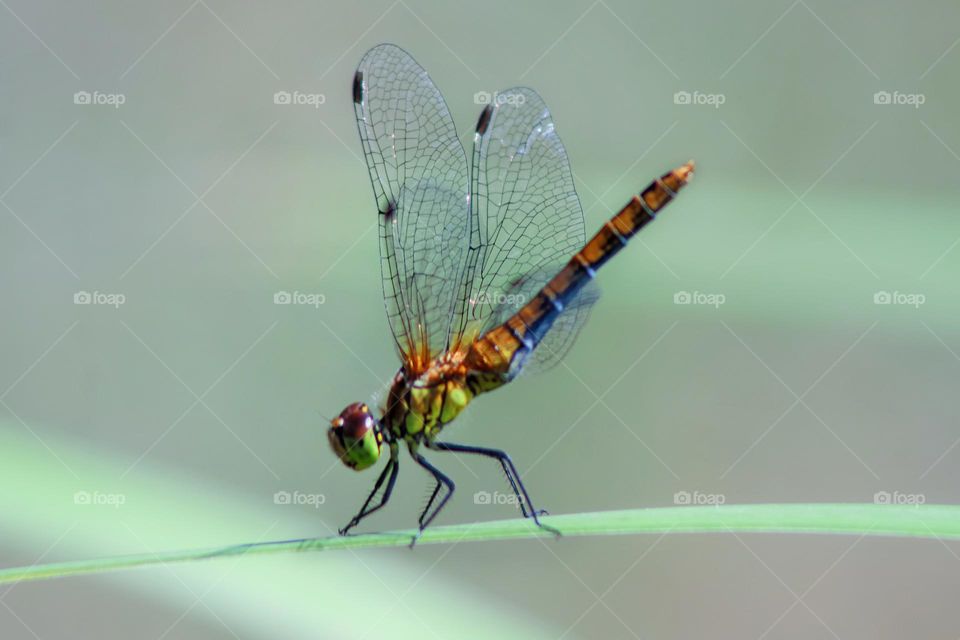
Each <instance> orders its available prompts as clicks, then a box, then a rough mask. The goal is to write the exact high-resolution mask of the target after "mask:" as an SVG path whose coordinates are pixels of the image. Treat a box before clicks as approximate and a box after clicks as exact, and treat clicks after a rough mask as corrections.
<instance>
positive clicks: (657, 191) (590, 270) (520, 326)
mask: <svg viewBox="0 0 960 640" xmlns="http://www.w3.org/2000/svg"><path fill="white" fill-rule="evenodd" d="M692 174H693V162H688V163H687V164H685V165H683V166H681V167H679V168H678V169H674V170H673V171H671V172H669V173H667V174H665V175H663V176H661V177H660V178H659V179H657V180H655V181H654V182H653V184H651V185H650V186H649V187H647V188H646V189H645V190H644V191H643V193H641V194H640V195H639V196H634V197H633V199H631V200H630V202H628V203H627V205H626V206H625V207H624V208H623V209H621V210H620V212H619V213H617V214H616V215H615V216H613V217H612V218H610V220H608V221H607V223H606V224H605V225H604V226H603V228H601V229H600V231H598V232H597V234H596V235H595V236H593V237H592V238H591V239H590V240H589V241H588V242H587V244H585V245H584V246H583V248H582V249H580V251H578V252H577V254H576V255H574V256H573V258H571V259H570V262H568V263H567V265H566V266H565V267H564V268H563V269H561V270H560V272H559V273H558V274H557V275H556V276H554V277H553V279H552V280H550V282H548V283H547V284H546V285H545V286H544V287H543V288H542V289H541V290H540V291H539V293H537V295H535V296H534V297H533V298H532V299H531V300H530V301H529V302H528V303H527V304H525V305H524V306H523V307H521V308H520V310H519V311H517V313H515V314H514V315H513V316H512V317H510V319H508V320H507V321H506V322H504V323H503V324H502V325H500V326H499V327H496V328H494V329H492V330H490V331H488V332H487V333H486V334H484V335H483V337H481V338H480V339H479V340H477V341H476V342H474V343H473V345H471V347H470V351H469V353H468V355H467V357H466V360H465V363H466V364H467V366H468V367H469V368H470V369H473V370H474V371H477V372H489V373H490V374H494V375H493V376H492V377H490V378H489V380H488V381H487V383H488V386H489V387H494V386H498V384H497V383H498V382H499V383H500V384H502V383H503V382H506V381H508V380H510V378H512V377H513V376H514V375H515V374H516V373H517V370H518V369H519V365H521V364H522V362H523V360H524V358H525V357H526V355H528V354H529V353H530V352H531V351H533V350H534V349H535V348H536V346H537V344H539V342H540V340H542V339H543V336H544V335H546V333H547V331H549V330H550V327H551V326H553V323H554V321H555V320H556V319H557V317H558V316H559V315H560V313H561V312H563V309H564V308H565V306H566V305H567V304H568V303H569V302H570V301H571V300H573V299H574V297H575V296H576V295H577V292H578V291H580V289H582V288H583V286H584V285H585V284H587V283H588V282H589V281H590V280H592V279H593V278H594V276H596V272H597V269H599V268H600V267H601V266H603V264H604V263H606V262H607V260H609V259H610V258H612V257H613V256H615V255H616V254H617V252H618V251H620V249H622V248H623V247H625V246H626V245H627V242H628V241H629V240H630V238H631V237H633V236H634V235H635V234H636V233H637V232H638V231H640V229H642V228H643V227H644V226H645V225H646V224H647V223H648V222H650V221H651V220H653V219H654V217H656V214H657V212H659V211H660V210H661V209H663V207H665V206H666V205H667V204H668V203H669V202H670V201H671V200H673V198H675V197H676V195H677V192H678V191H679V190H680V189H681V188H683V186H684V185H686V184H687V182H688V181H689V180H690V177H691V176H692Z"/></svg>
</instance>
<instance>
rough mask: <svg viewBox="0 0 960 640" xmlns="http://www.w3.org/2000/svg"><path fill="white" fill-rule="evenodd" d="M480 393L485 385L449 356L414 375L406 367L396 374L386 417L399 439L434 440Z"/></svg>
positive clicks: (385, 413)
mask: <svg viewBox="0 0 960 640" xmlns="http://www.w3.org/2000/svg"><path fill="white" fill-rule="evenodd" d="M478 393H482V389H480V388H476V387H475V385H473V384H471V382H470V381H469V380H468V376H467V370H466V368H465V367H463V366H462V365H461V363H460V360H459V359H454V358H453V357H452V356H448V358H447V359H444V360H439V361H437V362H436V363H434V364H433V366H431V367H430V368H429V369H428V370H427V371H426V372H424V373H423V374H421V375H419V376H417V377H416V378H414V379H408V378H407V377H406V376H405V375H404V372H403V371H400V372H399V373H398V374H397V377H396V378H395V379H394V382H393V385H392V387H391V389H390V394H389V398H388V401H387V406H386V407H385V411H384V421H385V423H386V426H387V427H388V428H389V430H390V431H391V433H392V434H393V436H394V437H396V438H398V439H404V440H407V441H408V442H412V441H418V440H421V439H426V440H433V439H434V438H435V437H436V436H437V435H438V434H439V433H440V431H441V429H442V428H443V426H444V425H446V424H449V423H450V422H452V421H453V420H454V419H455V418H456V417H457V416H458V415H460V412H462V411H463V410H464V409H465V408H466V407H467V405H468V404H470V401H471V400H473V398H474V397H475V396H476V395H477V394H478Z"/></svg>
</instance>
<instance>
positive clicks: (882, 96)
mask: <svg viewBox="0 0 960 640" xmlns="http://www.w3.org/2000/svg"><path fill="white" fill-rule="evenodd" d="M892 100H893V96H891V95H890V92H889V91H877V92H876V93H875V94H873V104H890V103H891V102H892Z"/></svg>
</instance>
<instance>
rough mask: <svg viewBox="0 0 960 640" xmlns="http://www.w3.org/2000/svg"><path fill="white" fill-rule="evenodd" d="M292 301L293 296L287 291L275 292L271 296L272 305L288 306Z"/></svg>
mask: <svg viewBox="0 0 960 640" xmlns="http://www.w3.org/2000/svg"><path fill="white" fill-rule="evenodd" d="M292 301H293V296H291V295H290V292H289V291H277V292H276V293H275V294H273V304H290V303H291V302H292Z"/></svg>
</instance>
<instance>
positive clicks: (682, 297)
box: [673, 291, 693, 304]
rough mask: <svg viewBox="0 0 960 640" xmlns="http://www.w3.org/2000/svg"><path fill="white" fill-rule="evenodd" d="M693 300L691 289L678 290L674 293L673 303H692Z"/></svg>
mask: <svg viewBox="0 0 960 640" xmlns="http://www.w3.org/2000/svg"><path fill="white" fill-rule="evenodd" d="M692 301H693V296H691V295H690V292H689V291H677V292H676V293H675V294H673V304H690V303H691V302H692Z"/></svg>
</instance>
